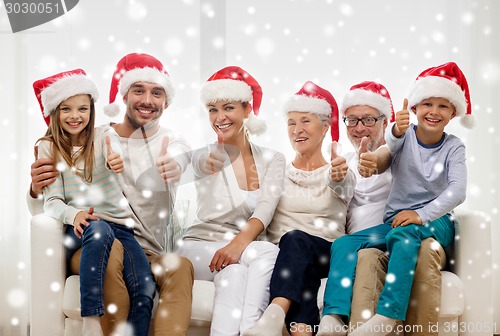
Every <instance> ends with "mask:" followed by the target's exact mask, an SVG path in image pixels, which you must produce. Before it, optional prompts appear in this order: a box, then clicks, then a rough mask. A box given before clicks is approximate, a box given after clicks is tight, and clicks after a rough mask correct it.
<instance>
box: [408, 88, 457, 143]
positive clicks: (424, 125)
mask: <svg viewBox="0 0 500 336" xmlns="http://www.w3.org/2000/svg"><path fill="white" fill-rule="evenodd" d="M415 113H416V115H417V120H418V128H420V130H421V131H423V132H425V133H428V134H438V135H439V134H441V133H443V131H444V128H445V126H446V125H448V123H449V122H450V120H451V119H453V118H454V117H455V115H456V111H455V107H454V106H453V104H452V103H450V101H449V100H448V99H445V98H439V97H432V98H428V99H424V100H422V101H421V102H420V103H418V104H417V105H416V106H415Z"/></svg>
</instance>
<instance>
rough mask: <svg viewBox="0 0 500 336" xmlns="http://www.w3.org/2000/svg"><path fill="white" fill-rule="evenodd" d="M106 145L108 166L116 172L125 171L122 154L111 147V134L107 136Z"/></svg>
mask: <svg viewBox="0 0 500 336" xmlns="http://www.w3.org/2000/svg"><path fill="white" fill-rule="evenodd" d="M106 147H107V148H108V166H109V168H110V169H111V170H112V171H114V172H115V173H121V172H122V171H123V159H122V157H121V156H120V154H118V153H115V152H113V148H111V140H110V139H109V136H107V137H106Z"/></svg>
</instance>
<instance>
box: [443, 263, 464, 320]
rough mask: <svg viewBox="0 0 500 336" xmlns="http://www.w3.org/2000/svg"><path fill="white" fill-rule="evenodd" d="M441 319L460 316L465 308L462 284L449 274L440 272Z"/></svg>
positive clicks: (456, 277)
mask: <svg viewBox="0 0 500 336" xmlns="http://www.w3.org/2000/svg"><path fill="white" fill-rule="evenodd" d="M441 283H442V284H441V308H440V311H439V315H440V317H441V318H453V317H458V316H461V315H462V314H463V313H464V308H465V295H464V284H463V283H462V280H460V278H459V277H458V276H457V275H456V274H454V273H451V272H447V271H443V272H442V281H441Z"/></svg>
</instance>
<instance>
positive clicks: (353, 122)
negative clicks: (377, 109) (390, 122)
mask: <svg viewBox="0 0 500 336" xmlns="http://www.w3.org/2000/svg"><path fill="white" fill-rule="evenodd" d="M384 118H385V115H383V114H382V115H381V116H379V117H377V118H375V117H366V118H348V117H344V119H342V120H344V124H345V125H346V126H347V127H356V126H358V123H359V122H360V121H361V123H362V124H363V126H366V127H371V126H375V124H376V123H377V121H379V120H382V119H384Z"/></svg>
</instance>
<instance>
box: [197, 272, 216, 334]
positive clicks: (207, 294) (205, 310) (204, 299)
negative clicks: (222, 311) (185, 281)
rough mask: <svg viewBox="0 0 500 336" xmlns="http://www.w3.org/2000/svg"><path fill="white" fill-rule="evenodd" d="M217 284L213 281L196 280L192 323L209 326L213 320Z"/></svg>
mask: <svg viewBox="0 0 500 336" xmlns="http://www.w3.org/2000/svg"><path fill="white" fill-rule="evenodd" d="M214 295H215V286H214V283H213V282H212V281H204V280H195V281H194V286H193V310H192V313H191V324H194V325H198V326H209V325H210V321H212V308H213V306H214Z"/></svg>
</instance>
